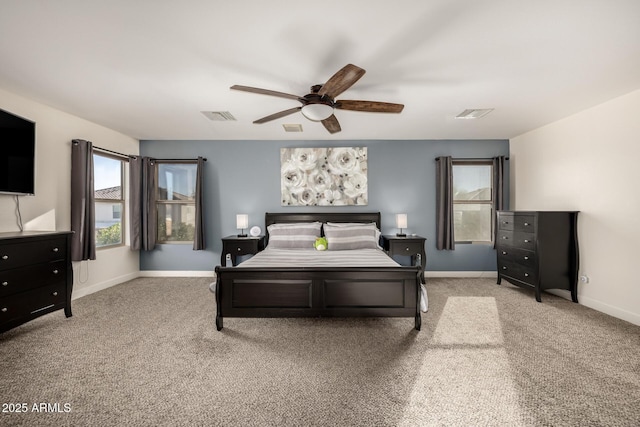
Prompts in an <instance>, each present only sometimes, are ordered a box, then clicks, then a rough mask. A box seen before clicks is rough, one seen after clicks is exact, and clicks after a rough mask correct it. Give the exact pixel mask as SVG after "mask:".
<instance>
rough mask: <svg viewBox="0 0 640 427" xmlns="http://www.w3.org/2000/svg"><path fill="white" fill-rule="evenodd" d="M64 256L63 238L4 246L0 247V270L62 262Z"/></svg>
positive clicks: (64, 243)
mask: <svg viewBox="0 0 640 427" xmlns="http://www.w3.org/2000/svg"><path fill="white" fill-rule="evenodd" d="M66 254H67V239H66V238H65V237H57V238H54V239H46V240H40V241H33V242H20V243H11V244H6V245H2V247H0V270H7V269H12V268H17V267H24V266H27V265H33V264H37V263H43V262H51V261H58V260H64V259H65V256H66Z"/></svg>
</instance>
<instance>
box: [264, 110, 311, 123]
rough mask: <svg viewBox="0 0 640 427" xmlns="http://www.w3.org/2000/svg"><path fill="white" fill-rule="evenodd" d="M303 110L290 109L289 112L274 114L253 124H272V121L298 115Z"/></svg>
mask: <svg viewBox="0 0 640 427" xmlns="http://www.w3.org/2000/svg"><path fill="white" fill-rule="evenodd" d="M301 109H302V107H295V108H289V109H288V110H284V111H280V112H279V113H274V114H271V115H269V116H266V117H263V118H261V119H258V120H255V121H254V122H253V123H257V124H260V123H266V122H270V121H271V120H275V119H279V118H280V117H285V116H288V115H289V114H293V113H297V112H298V111H300V110H301Z"/></svg>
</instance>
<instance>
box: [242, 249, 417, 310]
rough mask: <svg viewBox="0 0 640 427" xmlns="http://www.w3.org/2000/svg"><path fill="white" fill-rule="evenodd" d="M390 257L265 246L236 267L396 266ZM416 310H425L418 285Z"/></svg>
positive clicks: (370, 252) (362, 251)
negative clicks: (418, 305) (418, 307)
mask: <svg viewBox="0 0 640 427" xmlns="http://www.w3.org/2000/svg"><path fill="white" fill-rule="evenodd" d="M399 266H400V264H398V263H397V262H395V261H394V260H393V259H392V258H391V257H389V256H388V255H387V254H386V253H384V252H383V251H382V250H380V249H353V250H348V251H315V250H311V251H310V250H295V249H275V248H269V247H267V248H266V249H265V250H263V251H261V252H258V253H257V254H256V255H254V256H253V257H251V258H249V259H248V260H246V261H244V262H241V263H240V264H238V268H242V267H258V268H271V267H399ZM421 288H422V289H421V291H422V292H421V294H422V296H421V299H420V309H421V311H424V312H426V311H427V308H428V298H427V290H426V288H425V287H424V285H421Z"/></svg>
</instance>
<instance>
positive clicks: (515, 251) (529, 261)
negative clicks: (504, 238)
mask: <svg viewBox="0 0 640 427" xmlns="http://www.w3.org/2000/svg"><path fill="white" fill-rule="evenodd" d="M497 251H498V260H500V261H505V262H512V263H515V264H520V265H523V266H528V267H531V268H534V267H535V266H536V254H535V252H532V251H528V250H526V249H520V248H516V247H512V246H504V247H501V248H499V249H498V250H497Z"/></svg>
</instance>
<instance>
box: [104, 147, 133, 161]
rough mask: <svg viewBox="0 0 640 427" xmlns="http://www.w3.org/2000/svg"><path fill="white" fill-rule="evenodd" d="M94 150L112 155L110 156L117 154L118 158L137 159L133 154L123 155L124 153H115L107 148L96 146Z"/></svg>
mask: <svg viewBox="0 0 640 427" xmlns="http://www.w3.org/2000/svg"><path fill="white" fill-rule="evenodd" d="M93 149H94V150H98V151H104V152H105V153H110V154H115V155H116V156H119V157H124V158H126V159H130V158H132V157H133V158H134V159H135V158H136V156H134V155H131V154H122V153H118V152H117V151H113V150H107V149H106V148H102V147H98V146H96V145H94V146H93Z"/></svg>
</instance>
